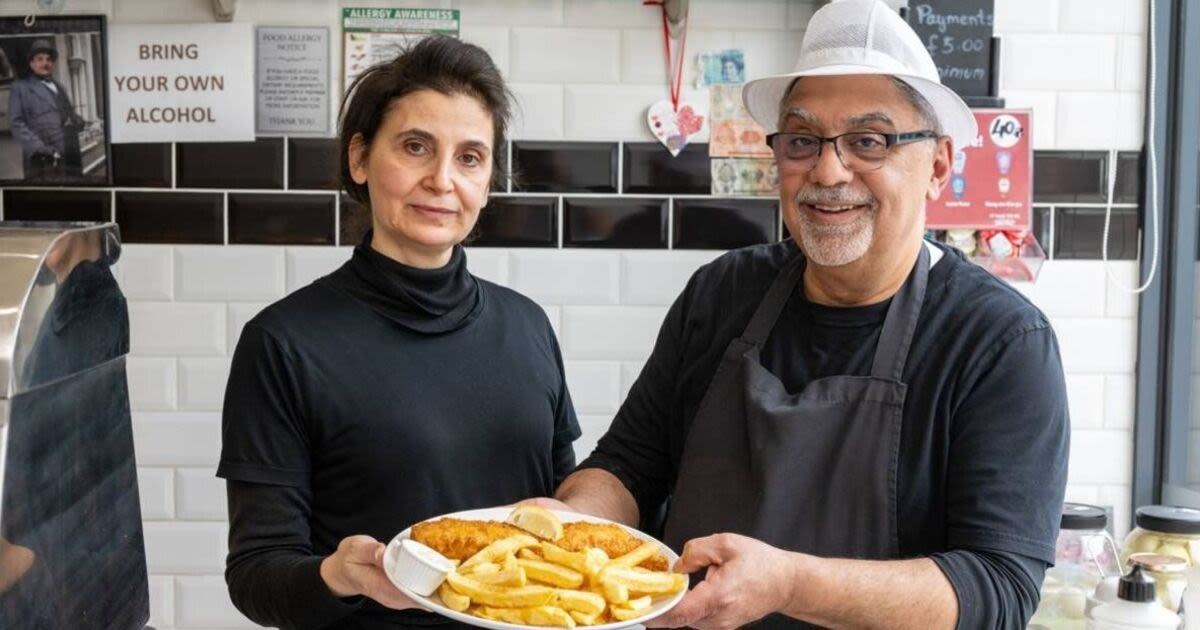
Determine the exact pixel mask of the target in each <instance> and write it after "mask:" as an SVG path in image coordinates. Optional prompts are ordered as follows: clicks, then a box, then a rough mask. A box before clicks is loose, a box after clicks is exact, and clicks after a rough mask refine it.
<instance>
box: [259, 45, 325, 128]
mask: <svg viewBox="0 0 1200 630" xmlns="http://www.w3.org/2000/svg"><path fill="white" fill-rule="evenodd" d="M255 35H256V37H255V40H256V48H257V57H258V65H257V66H256V68H255V77H256V81H257V83H258V85H257V88H258V89H257V92H256V94H257V97H258V103H257V106H256V107H255V108H254V111H255V119H256V126H257V128H258V133H292V134H321V135H324V134H327V133H329V29H327V28H324V27H315V28H306V27H298V28H293V27H273V26H260V27H258V28H257V29H256V30H255Z"/></svg>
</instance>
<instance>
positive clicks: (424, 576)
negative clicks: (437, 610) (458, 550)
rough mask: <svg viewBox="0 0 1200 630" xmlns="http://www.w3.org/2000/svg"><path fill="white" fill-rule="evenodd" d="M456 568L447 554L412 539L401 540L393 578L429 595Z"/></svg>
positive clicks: (426, 595)
mask: <svg viewBox="0 0 1200 630" xmlns="http://www.w3.org/2000/svg"><path fill="white" fill-rule="evenodd" d="M452 569H454V563H452V562H450V560H449V559H447V558H446V556H443V555H442V554H440V553H438V552H437V551H434V550H433V549H430V548H429V547H427V546H425V545H423V544H421V543H419V542H417V541H415V540H412V539H408V538H406V539H404V540H402V541H400V553H398V554H397V555H396V567H395V571H394V574H393V576H392V577H393V579H395V581H397V582H399V583H400V584H402V585H403V586H404V587H405V588H407V589H409V590H411V591H412V592H414V593H416V594H418V595H420V596H421V597H429V596H430V595H432V594H433V592H434V591H436V590H437V587H438V586H440V585H441V584H442V582H443V581H444V580H445V579H446V574H447V573H450V571H451V570H452Z"/></svg>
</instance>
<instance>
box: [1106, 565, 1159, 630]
mask: <svg viewBox="0 0 1200 630" xmlns="http://www.w3.org/2000/svg"><path fill="white" fill-rule="evenodd" d="M1177 628H1179V615H1177V614H1175V613H1173V612H1171V611H1169V610H1167V609H1166V608H1163V606H1162V604H1159V603H1158V597H1157V596H1156V595H1155V592H1154V580H1152V579H1150V578H1148V577H1146V576H1145V575H1143V574H1142V568H1141V567H1140V566H1134V567H1133V569H1132V570H1131V571H1130V572H1129V573H1127V574H1126V575H1125V576H1124V577H1122V578H1121V583H1120V584H1119V585H1118V586H1117V601H1115V602H1109V603H1107V604H1101V605H1099V606H1097V607H1095V608H1093V609H1092V612H1091V614H1089V615H1088V622H1087V630H1176V629H1177Z"/></svg>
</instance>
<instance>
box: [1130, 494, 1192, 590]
mask: <svg viewBox="0 0 1200 630" xmlns="http://www.w3.org/2000/svg"><path fill="white" fill-rule="evenodd" d="M1134 523H1135V524H1136V525H1137V527H1135V528H1134V529H1133V531H1131V532H1129V535H1128V536H1126V537H1125V544H1124V546H1123V547H1122V549H1121V560H1122V561H1123V562H1129V559H1130V557H1131V556H1133V555H1134V554H1157V555H1162V556H1173V557H1175V558H1179V559H1181V560H1184V561H1185V563H1186V564H1184V565H1180V566H1182V567H1183V570H1186V568H1187V567H1190V566H1195V565H1196V563H1197V561H1200V510H1196V509H1192V508H1186V507H1173V506H1167V505H1147V506H1144V507H1140V508H1138V509H1137V513H1136V515H1135V517H1134ZM1158 564H1159V565H1162V566H1161V567H1160V568H1162V567H1167V566H1168V565H1165V564H1163V563H1161V562H1160V563H1158ZM1170 566H1176V565H1170ZM1183 570H1181V571H1180V574H1181V575H1182V573H1183ZM1150 574H1151V575H1153V576H1154V577H1155V578H1156V579H1168V580H1179V579H1181V577H1177V576H1175V574H1174V572H1171V573H1170V576H1169V577H1168V576H1166V575H1162V576H1160V575H1158V574H1156V573H1155V571H1154V570H1153V569H1151V570H1150ZM1172 583H1173V584H1174V583H1175V582H1174V581H1173V582H1172ZM1170 601H1171V605H1170V606H1169V607H1170V608H1171V609H1172V610H1178V609H1179V599H1178V598H1177V597H1172V598H1170ZM1164 605H1167V602H1164Z"/></svg>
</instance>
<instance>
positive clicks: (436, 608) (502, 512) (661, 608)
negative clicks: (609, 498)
mask: <svg viewBox="0 0 1200 630" xmlns="http://www.w3.org/2000/svg"><path fill="white" fill-rule="evenodd" d="M510 512H512V507H495V508H483V509H479V510H466V511H463V512H455V513H453V514H444V515H442V516H438V517H435V518H431V519H429V520H431V521H435V520H438V519H441V518H459V519H463V520H470V521H499V522H504V520H505V519H507V518H508V514H509V513H510ZM554 513H555V514H557V515H558V517H559V518H560V519H562V522H564V523H573V522H575V521H588V522H590V523H613V521H610V520H607V519H603V518H599V517H596V516H589V515H587V514H577V513H575V512H560V511H558V510H554ZM613 524H616V525H620V523H613ZM621 527H622V528H624V529H625V531H627V532H629V533H630V534H631V535H633V536H634V537H636V538H638V539H640V540H652V541H654V542H657V543H659V544H662V543H661V542H660V541H658V540H656V539H655V538H654V537H653V536H649V535H647V534H644V533H642V532H639V531H637V530H636V529H633V528H630V527H625V526H624V525H621ZM410 532H412V528H411V527H409V528H408V529H406V530H404V531H402V532H400V533H399V534H396V537H395V538H392V541H391V542H389V543H388V546H387V550H386V551H385V552H384V554H383V571H384V573H386V574H387V576H388V579H389V580H391V581H392V584H395V585H396V588H398V589H400V590H401V591H402V592H403V593H404V594H405V595H408V596H409V597H410V598H412V600H413V601H414V602H416V603H418V604H420V605H422V606H424V607H425V608H428V609H429V610H432V611H433V612H435V613H437V614H439V615H442V616H445V617H449V618H451V619H454V620H456V621H461V622H463V623H468V624H471V625H473V626H479V627H481V628H492V629H493V630H529V629H530V628H536V626H523V625H519V624H515V623H505V622H503V621H492V620H491V619H484V618H482V617H476V616H474V615H468V614H467V613H462V612H458V611H455V610H450V609H449V608H446V606H445V604H443V603H442V600H441V598H439V597H438V596H437V592H436V591H435V592H434V594H433V595H431V596H429V597H422V596H420V595H417V594H416V593H414V592H412V591H410V590H408V589H407V588H405V587H404V586H403V585H401V584H400V583H398V582H397V581H396V578H395V577H393V574H394V573H395V569H396V558H397V555H398V554H399V553H400V541H401V540H404V539H405V538H408V537H409V535H410ZM662 551H663V553H664V554H666V556H667V566H672V567H673V566H675V562H676V561H678V560H679V556H678V555H677V554H676V553H675V552H674V551H672V550H671V548H670V547H668V546H666V545H662ZM686 593H687V591H686V590H683V591H680V592H679V593H676V594H675V595H674V596H672V597H671V598H669V599H664V600H661V601H659V602H655V604H654V605H653V606H651V607H650V608H647V609H646V614H644V615H642V616H640V617H636V618H634V619H630V620H628V621H615V622H612V623H604V624H600V625H596V626H578V628H579V629H580V630H616V629H617V628H628V627H630V626H637V625H641V624H643V623H645V622H647V621H649V620H651V619H653V618H655V617H657V616H659V615H661V614H663V613H665V612H667V611H668V610H671V609H672V608H674V607H675V605H676V604H678V603H679V601H680V600H681V599H683V596H684V595H685V594H686ZM539 630H545V629H544V628H539Z"/></svg>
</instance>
